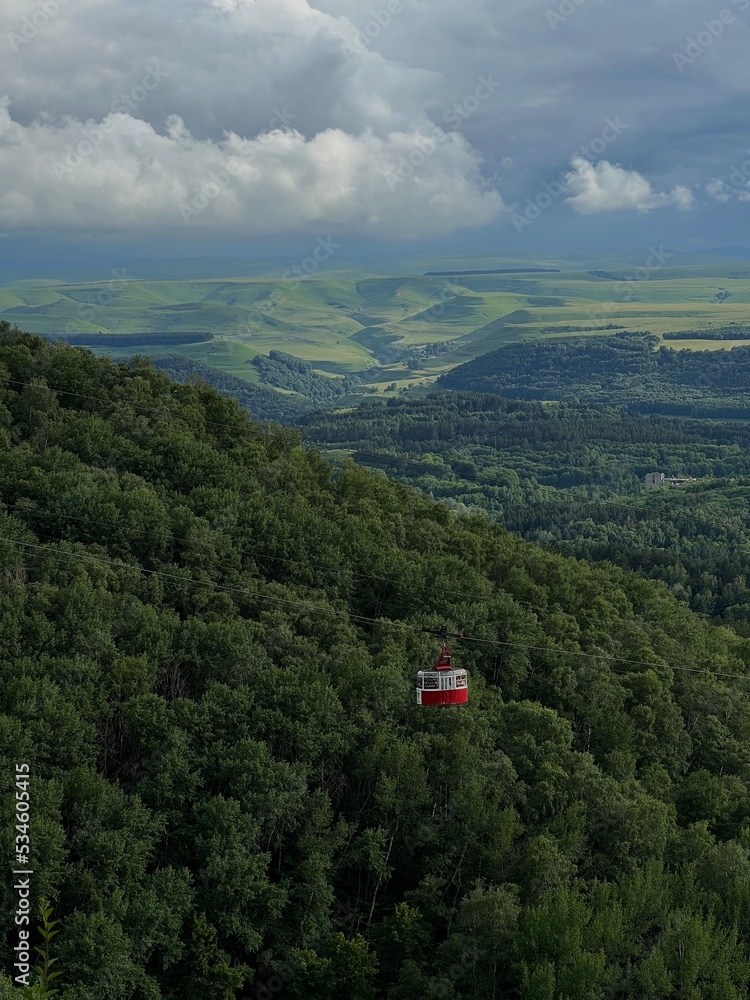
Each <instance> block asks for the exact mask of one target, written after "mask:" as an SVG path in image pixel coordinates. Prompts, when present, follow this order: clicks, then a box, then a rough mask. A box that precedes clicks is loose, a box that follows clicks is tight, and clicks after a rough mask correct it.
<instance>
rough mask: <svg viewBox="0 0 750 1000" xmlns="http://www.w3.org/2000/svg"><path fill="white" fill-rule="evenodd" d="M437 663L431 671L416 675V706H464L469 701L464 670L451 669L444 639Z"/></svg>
mask: <svg viewBox="0 0 750 1000" xmlns="http://www.w3.org/2000/svg"><path fill="white" fill-rule="evenodd" d="M440 641H441V643H442V647H441V650H440V656H439V657H438V660H437V663H436V664H435V666H434V667H433V668H432V670H420V671H419V673H418V674H417V704H418V705H465V704H466V702H467V701H468V700H469V685H468V680H467V676H466V671H465V670H454V669H453V667H451V651H450V648H449V646H448V643H447V641H446V639H445V638H443V637H442V636H441V639H440Z"/></svg>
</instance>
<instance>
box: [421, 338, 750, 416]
mask: <svg viewBox="0 0 750 1000" xmlns="http://www.w3.org/2000/svg"><path fill="white" fill-rule="evenodd" d="M658 342H659V341H658V338H657V337H652V336H650V335H649V334H648V333H642V334H635V333H617V334H614V335H613V336H609V337H565V338H560V339H555V340H541V341H525V342H522V343H517V344H509V345H507V346H506V347H502V348H500V349H499V350H497V351H491V352H490V353H489V354H485V355H483V356H482V357H480V358H476V359H475V360H474V361H469V362H467V363H466V364H464V365H460V366H459V367H458V368H454V369H453V371H450V372H448V373H447V374H446V375H443V376H441V378H440V379H439V385H440V386H441V387H442V388H446V389H460V390H463V391H472V392H495V393H498V394H499V395H501V396H512V397H517V398H519V399H564V400H581V401H586V402H599V403H607V404H609V405H612V404H617V405H624V406H629V407H631V408H632V409H635V410H639V411H641V412H645V413H673V414H680V415H685V416H699V417H721V418H727V419H745V417H746V415H747V408H748V406H749V405H750V378H749V377H748V372H749V371H750V347H734V348H732V349H731V350H721V351H689V350H680V351H676V350H672V349H671V348H668V347H663V346H662V347H660V348H659V349H658V350H654V346H655V345H656V344H658Z"/></svg>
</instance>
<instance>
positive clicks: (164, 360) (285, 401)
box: [151, 354, 315, 423]
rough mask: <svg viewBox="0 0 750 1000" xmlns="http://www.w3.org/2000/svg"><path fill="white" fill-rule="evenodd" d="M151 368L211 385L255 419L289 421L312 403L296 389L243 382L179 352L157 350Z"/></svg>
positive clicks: (177, 378) (305, 410)
mask: <svg viewBox="0 0 750 1000" xmlns="http://www.w3.org/2000/svg"><path fill="white" fill-rule="evenodd" d="M151 361H152V363H153V365H154V367H155V368H158V369H159V371H162V372H164V373H165V374H166V375H168V376H169V377H170V378H171V379H174V381H175V382H203V383H207V384H208V385H212V386H213V387H214V388H215V389H218V391H219V392H220V393H221V394H222V395H223V396H231V397H232V398H233V399H236V400H238V402H239V403H240V405H241V406H242V407H243V408H244V409H246V410H248V411H249V412H250V413H251V414H252V416H253V417H255V419H256V420H274V421H276V422H277V423H292V422H294V421H295V420H298V419H299V418H300V417H302V416H303V415H304V414H305V413H309V412H310V411H311V410H313V409H314V408H315V407H314V405H313V403H310V402H307V401H306V400H305V399H303V398H302V397H301V396H298V395H297V394H296V393H286V392H276V391H275V390H274V389H265V388H263V387H262V386H259V385H253V384H252V383H251V382H246V381H245V379H242V378H237V377H236V376H235V375H228V374H227V373H226V372H222V371H219V369H218V368H211V367H210V365H204V364H202V363H201V362H200V361H194V360H193V359H192V358H185V357H183V356H182V355H180V354H159V355H155V356H152V357H151Z"/></svg>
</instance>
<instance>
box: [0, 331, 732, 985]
mask: <svg viewBox="0 0 750 1000" xmlns="http://www.w3.org/2000/svg"><path fill="white" fill-rule="evenodd" d="M0 501H1V503H0V557H1V560H2V574H1V575H0V619H1V622H0V675H1V677H2V684H0V755H1V756H2V773H3V775H5V776H6V781H8V782H10V780H11V778H10V776H11V775H12V774H13V767H14V764H15V763H17V762H18V761H24V762H27V763H28V764H29V765H30V769H31V775H32V778H31V803H32V809H31V816H32V819H31V829H30V837H31V845H32V847H31V850H32V857H33V868H34V875H33V890H34V895H35V897H41V896H44V897H46V898H48V899H49V900H51V902H52V903H53V904H54V906H55V914H56V916H57V917H59V918H60V920H61V924H60V934H59V937H57V938H56V939H55V953H56V955H57V956H58V957H59V969H60V971H61V972H62V978H61V979H60V980H59V981H58V984H57V985H59V988H60V990H61V994H60V995H61V997H62V998H63V1000H162V998H163V1000H168V998H175V1000H176V998H180V1000H205V998H208V997H210V998H211V1000H233V998H244V997H248V998H249V997H253V998H254V997H259V998H267V997H271V996H284V997H289V998H305V1000H316V998H320V1000H329V998H332V997H346V998H351V1000H381V998H382V1000H412V998H421V997H425V998H429V1000H452V998H476V1000H479V998H482V1000H485V998H498V1000H499V998H503V1000H505V998H516V1000H567V998H571V1000H572V998H576V1000H578V998H587V997H588V998H592V1000H593V998H597V1000H598V998H611V1000H615V998H624V997H631V998H653V1000H661V998H670V1000H671V998H675V1000H677V998H681V1000H682V998H696V1000H698V998H707V1000H744V998H745V997H746V996H747V992H748V986H749V985H750V824H749V823H748V818H747V817H748V808H749V807H750V687H749V685H748V679H747V673H748V668H749V667H750V643H749V642H748V641H747V640H744V639H742V638H740V637H738V636H737V635H736V634H735V633H733V632H732V631H731V630H729V629H725V628H717V627H716V626H714V625H712V624H710V623H708V622H707V621H706V620H705V619H703V618H701V617H699V616H696V615H695V614H693V613H691V612H690V611H689V610H687V609H686V608H685V607H683V606H682V605H680V604H679V603H678V602H677V601H676V600H675V599H674V598H673V597H672V596H671V595H670V594H669V593H668V592H667V589H666V588H665V587H664V586H663V585H661V584H658V583H653V582H649V581H646V580H643V579H641V578H640V577H639V576H637V575H636V574H634V573H630V572H626V571H624V570H621V569H619V568H616V567H612V566H607V565H592V564H589V563H587V562H583V561H578V560H575V559H571V558H567V557H564V556H562V555H560V554H557V553H553V552H549V551H545V550H543V549H542V548H540V547H538V546H535V545H532V544H530V543H528V542H525V541H523V540H521V539H519V538H517V537H515V536H514V535H512V534H511V533H509V532H507V531H506V530H505V529H504V528H503V527H502V526H501V525H498V524H494V523H492V522H491V521H489V520H488V519H486V518H485V517H483V516H466V515H455V514H452V513H451V512H450V511H449V510H448V509H447V508H446V506H445V505H443V504H438V503H434V502H432V501H430V500H428V499H427V498H425V497H423V496H422V495H420V494H419V493H418V492H417V491H414V490H411V489H408V488H406V487H404V486H401V485H399V484H397V483H392V482H389V481H388V480H387V479H386V478H385V477H383V476H382V475H379V474H376V473H375V474H373V473H371V472H368V471H366V470H364V469H362V468H359V467H357V466H356V465H354V464H352V463H347V464H345V465H344V466H343V467H342V468H341V469H340V470H338V471H337V472H336V473H334V472H333V470H332V467H331V466H330V465H329V464H327V462H326V461H325V460H324V459H323V458H322V457H321V456H320V455H319V454H318V453H317V452H315V451H312V450H304V449H303V448H302V447H301V446H300V437H299V435H298V434H297V433H296V432H295V431H293V430H292V429H290V428H280V427H275V426H268V425H259V424H257V423H253V422H252V420H251V419H250V418H249V416H248V415H247V414H246V413H244V412H243V411H242V410H241V409H240V407H239V405H238V404H237V403H236V402H235V401H233V400H230V399H228V398H225V397H224V396H222V395H220V394H219V393H218V392H217V391H216V390H215V389H213V388H211V387H208V386H206V385H201V384H186V385H177V384H175V383H173V382H170V381H169V380H168V378H167V377H166V376H165V375H164V374H163V373H161V372H159V371H157V370H156V369H155V368H154V367H153V366H151V365H150V364H148V363H146V362H143V361H138V360H136V361H134V362H133V363H131V364H130V365H126V364H116V363H114V362H112V361H111V360H109V359H105V358H96V357H95V356H94V355H92V354H91V353H90V352H87V351H85V350H83V349H81V348H75V347H70V346H67V345H63V344H60V343H55V344H49V343H46V342H44V341H42V340H40V339H38V338H35V337H31V336H28V335H24V334H20V333H18V332H15V331H12V330H10V329H9V327H8V326H7V324H0ZM443 623H446V624H447V625H448V626H449V627H450V628H451V629H453V630H462V631H464V632H465V634H466V636H467V637H468V639H467V640H466V641H463V642H461V643H460V644H459V645H458V646H457V648H456V649H455V659H456V662H457V664H460V665H461V666H464V667H466V668H467V669H468V670H469V671H470V676H471V701H470V703H469V705H468V706H466V707H465V708H461V709H455V710H453V709H449V710H442V711H441V710H437V711H431V710H424V709H423V710H418V709H417V708H416V706H415V705H414V703H413V702H414V695H413V683H414V673H415V671H416V670H417V669H419V668H420V667H422V666H423V665H425V664H429V663H430V662H431V660H432V658H434V656H435V645H434V640H433V639H431V638H430V637H429V636H426V635H424V634H422V633H421V631H420V629H422V628H424V627H429V628H434V627H438V626H439V625H441V624H443ZM8 787H9V786H8ZM2 803H3V817H2V826H1V827H0V829H1V830H2V849H3V852H4V856H5V857H6V858H11V857H12V850H11V845H12V840H13V826H12V812H11V805H10V803H11V799H10V797H9V796H8V795H4V796H3V797H2ZM11 885H12V882H11V880H10V879H9V878H7V879H6V880H5V881H4V883H3V889H2V894H3V895H2V906H1V907H0V920H2V930H3V934H2V939H1V944H2V949H1V950H2V955H1V956H0V958H1V959H2V961H1V962H0V969H1V970H2V971H3V972H5V971H6V970H8V971H10V969H11V967H12V966H11V963H12V958H11V955H12V948H13V945H14V943H15V940H16V935H15V931H16V928H15V927H14V926H13V918H12V910H13V895H12V890H11ZM17 995H19V994H18V992H17V991H14V990H13V988H12V986H11V984H10V981H9V980H8V979H7V978H6V979H4V980H2V982H0V997H8V998H10V997H14V996H17Z"/></svg>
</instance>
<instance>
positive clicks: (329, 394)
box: [252, 351, 361, 405]
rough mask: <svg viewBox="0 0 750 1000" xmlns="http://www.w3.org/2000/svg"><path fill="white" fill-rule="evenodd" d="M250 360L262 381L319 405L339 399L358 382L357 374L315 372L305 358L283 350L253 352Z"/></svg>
mask: <svg viewBox="0 0 750 1000" xmlns="http://www.w3.org/2000/svg"><path fill="white" fill-rule="evenodd" d="M252 363H253V365H254V366H255V367H256V368H257V369H258V371H259V372H260V377H261V378H262V379H263V381H264V382H267V383H268V384H269V385H273V386H276V388H278V389H287V390H289V391H291V392H296V393H299V394H300V395H301V396H303V397H304V398H306V399H309V400H310V401H311V402H313V403H317V404H318V405H323V404H325V403H330V402H331V401H332V400H335V399H340V398H341V397H342V396H346V395H347V394H348V393H350V392H352V391H353V390H355V389H356V388H357V387H358V386H359V385H360V384H361V379H360V378H359V377H358V376H356V375H344V376H343V377H342V378H335V377H334V378H329V377H328V376H326V375H318V374H317V372H315V371H313V367H312V365H310V364H308V363H307V361H302V360H301V359H300V358H297V357H295V356H294V355H293V354H287V353H286V352H285V351H271V352H270V353H269V354H268V356H266V355H265V354H256V355H255V357H254V358H253V359H252Z"/></svg>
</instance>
